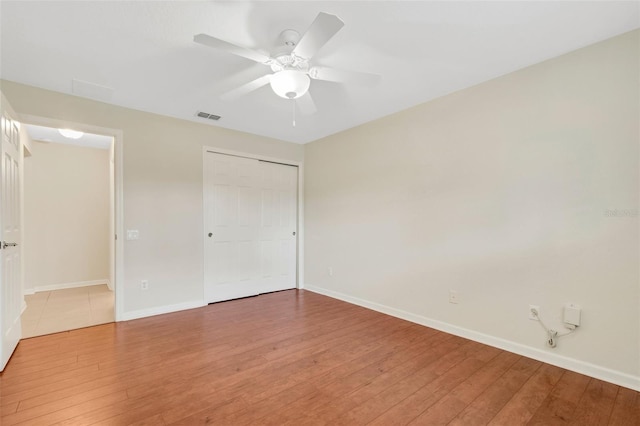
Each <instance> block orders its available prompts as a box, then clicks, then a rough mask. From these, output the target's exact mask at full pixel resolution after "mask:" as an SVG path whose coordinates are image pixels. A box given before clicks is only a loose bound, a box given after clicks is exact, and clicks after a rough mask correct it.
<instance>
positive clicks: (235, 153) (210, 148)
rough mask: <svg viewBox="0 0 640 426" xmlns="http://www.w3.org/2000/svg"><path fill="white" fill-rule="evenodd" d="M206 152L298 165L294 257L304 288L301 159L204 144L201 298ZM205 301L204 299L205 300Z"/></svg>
mask: <svg viewBox="0 0 640 426" xmlns="http://www.w3.org/2000/svg"><path fill="white" fill-rule="evenodd" d="M207 152H210V153H214V154H225V155H233V156H236V157H244V158H251V159H253V160H261V161H268V162H272V163H280V164H284V165H288V166H296V167H298V202H297V217H296V219H297V224H298V226H297V232H298V240H297V244H296V257H297V262H296V263H297V265H296V272H297V274H296V275H297V276H296V288H298V289H303V288H304V163H303V162H302V161H293V160H290V159H288V158H284V157H270V156H267V155H262V154H256V153H252V152H245V151H235V150H231V149H225V148H218V147H215V146H210V145H209V146H207V145H204V146H203V147H202V229H203V232H202V260H203V269H202V300H205V296H204V283H205V276H204V262H205V261H206V259H205V258H204V256H205V254H204V229H206V223H205V222H206V217H205V212H204V200H205V197H206V194H205V192H206V187H205V181H204V178H205V176H204V170H205V167H206V164H205V161H206V160H205V159H206V155H207ZM205 303H206V300H205Z"/></svg>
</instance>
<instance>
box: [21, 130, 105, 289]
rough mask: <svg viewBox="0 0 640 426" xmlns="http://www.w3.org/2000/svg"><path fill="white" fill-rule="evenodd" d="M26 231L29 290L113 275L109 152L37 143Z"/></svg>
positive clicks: (27, 178)
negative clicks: (110, 243) (109, 237)
mask: <svg viewBox="0 0 640 426" xmlns="http://www.w3.org/2000/svg"><path fill="white" fill-rule="evenodd" d="M24 230H25V232H24V266H25V276H24V282H25V288H26V289H27V291H29V290H36V291H37V290H38V287H45V286H53V285H64V284H73V283H81V282H86V281H96V280H103V281H104V280H106V279H107V278H109V239H108V236H109V151H108V150H103V149H93V148H84V147H79V146H72V145H62V144H55V143H41V142H33V143H32V147H31V156H30V157H27V158H25V161H24Z"/></svg>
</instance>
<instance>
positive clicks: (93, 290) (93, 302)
mask: <svg viewBox="0 0 640 426" xmlns="http://www.w3.org/2000/svg"><path fill="white" fill-rule="evenodd" d="M25 301H26V302H27V309H25V311H24V312H23V313H22V317H21V320H22V338H23V339H24V338H28V337H34V336H41V335H44V334H51V333H58V332H60V331H67V330H73V329H76V328H82V327H89V326H92V325H98V324H105V323H108V322H113V321H114V314H113V303H114V294H113V292H112V291H111V290H109V287H107V285H106V284H102V285H95V286H89V287H76V288H68V289H64V290H53V291H43V292H40V293H35V294H32V295H28V296H25Z"/></svg>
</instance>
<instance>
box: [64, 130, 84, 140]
mask: <svg viewBox="0 0 640 426" xmlns="http://www.w3.org/2000/svg"><path fill="white" fill-rule="evenodd" d="M58 132H59V133H60V134H61V135H62V136H64V137H65V138H69V139H80V138H81V137H82V135H84V132H80V131H78V130H71V129H58Z"/></svg>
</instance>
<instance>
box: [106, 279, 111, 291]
mask: <svg viewBox="0 0 640 426" xmlns="http://www.w3.org/2000/svg"><path fill="white" fill-rule="evenodd" d="M105 284H107V287H109V290H111V291H113V284H111V280H107V282H106V283H105Z"/></svg>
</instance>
